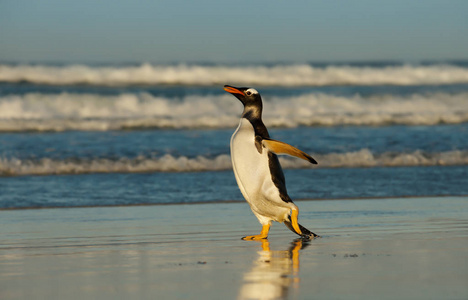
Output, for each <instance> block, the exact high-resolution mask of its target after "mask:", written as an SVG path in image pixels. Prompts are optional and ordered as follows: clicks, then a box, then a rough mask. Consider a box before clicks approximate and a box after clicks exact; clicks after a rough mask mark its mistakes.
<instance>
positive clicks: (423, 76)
mask: <svg viewBox="0 0 468 300" xmlns="http://www.w3.org/2000/svg"><path fill="white" fill-rule="evenodd" d="M0 82H11V83H14V82H30V83H35V84H48V85H76V84H86V85H104V86H113V85H125V86H128V85H204V86H210V85H224V84H225V83H230V84H240V85H249V86H252V85H255V86H270V85H271V86H326V85H425V84H436V85H440V84H455V83H468V68H466V67H463V66H457V65H450V64H433V65H387V66H382V67H369V66H352V65H351V66H350V65H348V66H346V65H328V66H325V67H314V66H313V65H309V64H298V65H274V66H261V65H256V66H226V65H214V66H204V65H184V64H179V65H152V64H147V63H146V64H142V65H139V66H125V67H110V66H108V67H93V66H87V65H65V66H50V65H5V64H3V65H0Z"/></svg>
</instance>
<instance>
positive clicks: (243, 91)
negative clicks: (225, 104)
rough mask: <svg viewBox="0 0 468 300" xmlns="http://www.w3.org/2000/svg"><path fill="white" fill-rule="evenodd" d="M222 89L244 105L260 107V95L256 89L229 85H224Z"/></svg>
mask: <svg viewBox="0 0 468 300" xmlns="http://www.w3.org/2000/svg"><path fill="white" fill-rule="evenodd" d="M224 90H225V91H226V92H228V93H230V94H232V95H234V96H235V97H236V98H237V99H239V100H240V101H241V102H242V104H244V106H245V107H247V106H254V107H259V108H261V107H262V97H260V94H259V93H258V92H257V90H256V89H253V88H248V87H240V88H237V87H233V86H230V85H225V86H224Z"/></svg>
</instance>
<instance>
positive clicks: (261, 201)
mask: <svg viewBox="0 0 468 300" xmlns="http://www.w3.org/2000/svg"><path fill="white" fill-rule="evenodd" d="M231 159H232V166H233V170H234V174H235V176H236V180H237V184H238V185H239V188H240V190H241V192H242V195H243V196H244V198H245V200H246V201H247V202H248V203H249V204H250V207H251V209H252V211H253V212H254V214H255V215H256V216H257V218H258V219H259V221H260V223H262V224H266V223H269V222H270V220H275V221H278V222H283V220H284V219H285V218H286V217H287V215H288V214H289V211H290V209H291V206H290V204H288V203H286V202H284V201H283V200H282V199H281V198H280V195H279V191H278V188H277V187H276V186H275V184H274V183H273V181H272V178H271V173H270V168H269V164H268V151H267V149H263V150H262V153H259V152H258V150H257V147H256V146H255V131H254V128H253V126H252V124H251V123H250V122H249V121H248V120H247V119H244V118H242V119H241V121H240V124H239V127H238V128H237V130H236V132H234V134H233V135H232V138H231Z"/></svg>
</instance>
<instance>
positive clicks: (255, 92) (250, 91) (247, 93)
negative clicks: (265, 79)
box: [245, 89, 258, 96]
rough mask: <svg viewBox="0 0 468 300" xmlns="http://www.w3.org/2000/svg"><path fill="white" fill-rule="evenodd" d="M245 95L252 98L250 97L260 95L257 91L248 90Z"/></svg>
mask: <svg viewBox="0 0 468 300" xmlns="http://www.w3.org/2000/svg"><path fill="white" fill-rule="evenodd" d="M245 94H246V95H247V96H250V95H254V94H258V92H257V90H256V89H248V90H246V91H245Z"/></svg>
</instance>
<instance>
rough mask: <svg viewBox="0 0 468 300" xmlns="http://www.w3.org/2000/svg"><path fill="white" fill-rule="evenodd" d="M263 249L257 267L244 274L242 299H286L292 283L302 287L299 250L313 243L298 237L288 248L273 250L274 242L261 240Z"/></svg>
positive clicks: (254, 266)
mask: <svg viewBox="0 0 468 300" xmlns="http://www.w3.org/2000/svg"><path fill="white" fill-rule="evenodd" d="M261 243H262V250H261V251H259V252H258V255H259V257H258V259H257V260H256V261H254V262H253V268H252V270H250V271H249V272H247V273H245V274H244V284H243V285H242V287H241V290H240V293H239V297H238V299H284V298H286V297H287V294H288V290H289V288H290V287H291V286H293V288H295V289H297V288H298V287H299V277H298V273H299V250H301V249H304V248H305V247H307V246H308V245H309V242H308V241H306V240H303V239H296V240H294V242H292V243H291V246H290V247H289V249H288V250H282V251H271V250H270V242H268V240H266V239H265V240H261Z"/></svg>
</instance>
